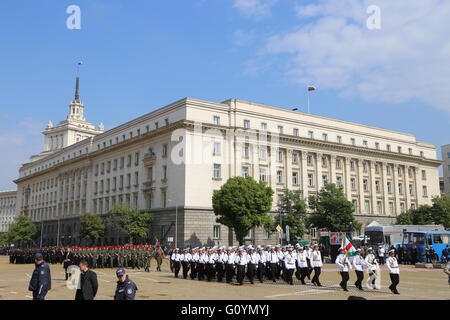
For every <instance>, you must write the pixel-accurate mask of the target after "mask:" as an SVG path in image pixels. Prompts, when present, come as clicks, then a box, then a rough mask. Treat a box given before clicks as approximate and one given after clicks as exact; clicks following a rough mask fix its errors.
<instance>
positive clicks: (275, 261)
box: [268, 252, 280, 263]
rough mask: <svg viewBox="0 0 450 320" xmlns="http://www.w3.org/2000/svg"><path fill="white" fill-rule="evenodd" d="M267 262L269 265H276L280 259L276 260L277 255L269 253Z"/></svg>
mask: <svg viewBox="0 0 450 320" xmlns="http://www.w3.org/2000/svg"><path fill="white" fill-rule="evenodd" d="M268 261H269V262H270V263H278V261H280V259H279V258H278V254H277V253H276V252H270V253H269V257H268Z"/></svg>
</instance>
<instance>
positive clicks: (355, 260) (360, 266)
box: [353, 255, 366, 271]
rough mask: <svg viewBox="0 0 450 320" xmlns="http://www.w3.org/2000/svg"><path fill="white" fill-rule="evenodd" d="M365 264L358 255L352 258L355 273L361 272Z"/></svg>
mask: <svg viewBox="0 0 450 320" xmlns="http://www.w3.org/2000/svg"><path fill="white" fill-rule="evenodd" d="M365 265H366V264H365V262H364V259H363V257H361V256H360V255H356V256H354V257H353V266H354V267H355V270H357V271H363V270H364V267H365Z"/></svg>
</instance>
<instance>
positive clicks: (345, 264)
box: [335, 248, 352, 291]
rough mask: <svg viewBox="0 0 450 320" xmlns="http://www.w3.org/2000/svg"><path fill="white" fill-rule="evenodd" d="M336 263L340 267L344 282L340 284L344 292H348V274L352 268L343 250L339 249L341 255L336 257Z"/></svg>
mask: <svg viewBox="0 0 450 320" xmlns="http://www.w3.org/2000/svg"><path fill="white" fill-rule="evenodd" d="M335 263H336V264H337V265H338V271H339V273H340V274H341V278H342V281H341V283H339V285H340V286H341V288H342V289H343V290H344V291H348V289H347V282H348V280H349V279H350V276H349V274H348V272H349V270H350V269H351V268H352V265H351V264H350V261H348V258H347V255H346V254H345V250H344V249H343V248H341V249H339V255H338V256H337V257H336V261H335Z"/></svg>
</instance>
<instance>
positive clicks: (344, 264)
mask: <svg viewBox="0 0 450 320" xmlns="http://www.w3.org/2000/svg"><path fill="white" fill-rule="evenodd" d="M335 263H336V264H337V265H338V271H339V272H348V271H349V270H350V269H351V268H352V265H351V264H350V261H348V258H347V256H346V255H345V254H342V253H341V254H339V255H338V256H337V257H336V261H335Z"/></svg>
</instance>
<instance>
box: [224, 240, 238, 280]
mask: <svg viewBox="0 0 450 320" xmlns="http://www.w3.org/2000/svg"><path fill="white" fill-rule="evenodd" d="M235 258H236V257H235V254H234V252H233V248H231V247H229V248H228V249H227V254H226V256H224V263H225V280H226V282H227V283H231V282H232V281H233V277H234V266H235V264H234V263H235Z"/></svg>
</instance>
